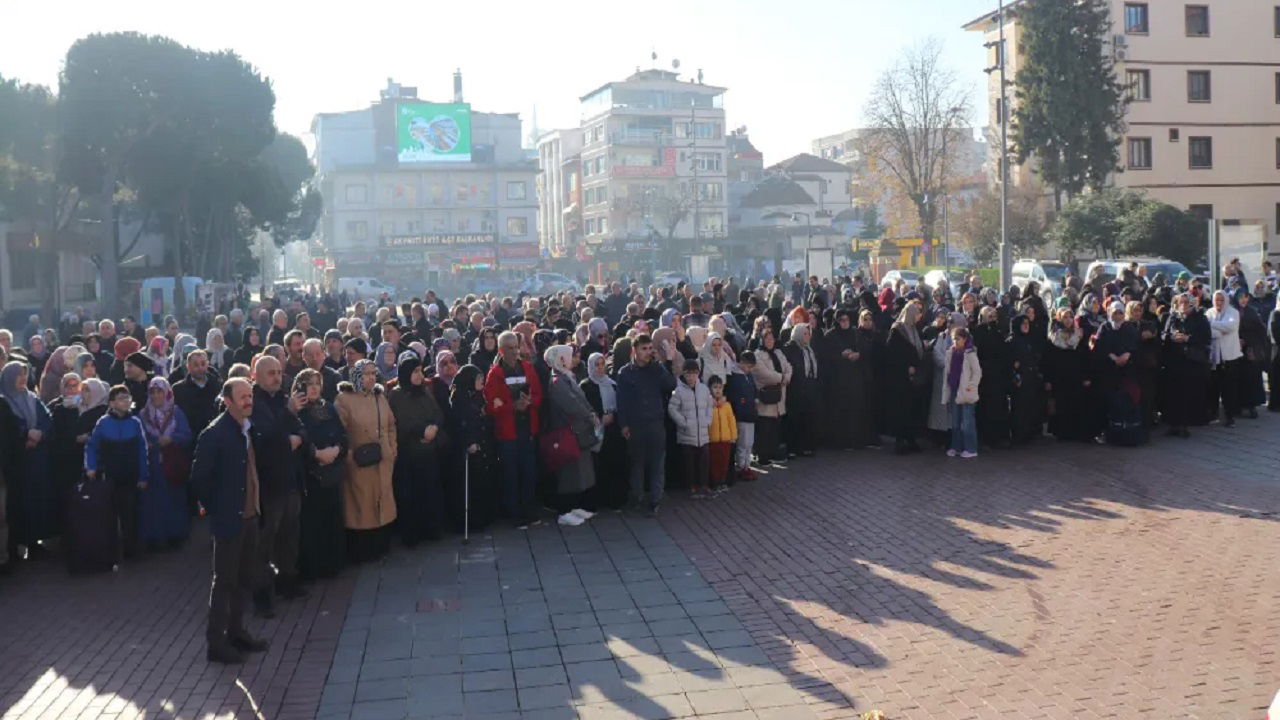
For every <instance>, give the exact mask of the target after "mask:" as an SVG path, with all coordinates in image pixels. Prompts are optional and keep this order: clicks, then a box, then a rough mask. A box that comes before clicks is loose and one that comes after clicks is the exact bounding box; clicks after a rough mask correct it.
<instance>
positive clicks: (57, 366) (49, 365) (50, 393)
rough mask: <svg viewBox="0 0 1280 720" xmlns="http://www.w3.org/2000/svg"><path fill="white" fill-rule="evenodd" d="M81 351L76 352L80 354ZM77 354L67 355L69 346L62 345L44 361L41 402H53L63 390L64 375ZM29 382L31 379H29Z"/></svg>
mask: <svg viewBox="0 0 1280 720" xmlns="http://www.w3.org/2000/svg"><path fill="white" fill-rule="evenodd" d="M78 354H79V352H78V351H77V352H76V355H78ZM75 357H76V356H75V355H72V356H71V357H67V348H65V347H60V348H58V349H56V350H54V351H53V352H51V353H49V357H48V359H47V360H46V361H45V363H44V371H43V372H42V373H41V374H40V389H39V395H40V402H43V403H51V402H53V400H54V398H56V397H58V395H59V394H61V392H62V376H63V375H66V374H67V373H68V372H70V371H71V363H72V361H74V360H75ZM28 382H29V381H28Z"/></svg>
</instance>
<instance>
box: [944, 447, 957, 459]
mask: <svg viewBox="0 0 1280 720" xmlns="http://www.w3.org/2000/svg"><path fill="white" fill-rule="evenodd" d="M958 454H959V453H957V452H956V451H955V450H954V449H953V448H947V457H955V456H956V455H958Z"/></svg>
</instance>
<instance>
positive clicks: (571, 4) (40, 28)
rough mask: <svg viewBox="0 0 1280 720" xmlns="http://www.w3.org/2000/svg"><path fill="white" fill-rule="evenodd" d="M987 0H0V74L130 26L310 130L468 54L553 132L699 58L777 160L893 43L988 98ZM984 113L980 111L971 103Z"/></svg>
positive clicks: (865, 81)
mask: <svg viewBox="0 0 1280 720" xmlns="http://www.w3.org/2000/svg"><path fill="white" fill-rule="evenodd" d="M994 7H995V0H790V1H789V2H782V1H779V0H772V1H769V2H766V1H765V0H684V1H683V2H672V1H670V0H629V1H628V0H622V1H614V0H588V1H585V2H580V1H578V0H542V1H541V2H538V1H536V0H489V1H488V2H485V1H484V0H473V1H472V2H452V3H412V2H409V3H406V2H386V1H384V0H362V1H361V2H324V1H319V2H317V1H315V0H312V1H311V2H305V3H303V2H298V1H296V0H255V1H254V2H248V1H247V0H221V2H217V3H208V2H199V3H195V2H189V1H188V0H115V1H114V2H102V1H101V0H58V1H55V2H19V1H16V0H0V14H3V18H4V19H3V21H2V22H0V75H4V76H5V77H17V78H19V79H21V80H23V81H26V82H39V83H45V84H49V85H54V86H56V84H57V75H58V71H59V69H60V67H61V64H62V59H63V57H64V56H65V54H66V50H67V48H68V47H69V46H70V45H71V43H72V42H73V41H74V40H75V39H77V38H79V37H82V36H84V35H86V34H89V33H92V32H110V31H120V30H136V31H139V32H144V33H154V34H163V35H168V36H170V37H172V38H174V39H175V40H178V41H179V42H182V43H184V44H187V45H191V46H194V47H198V48H202V49H224V48H229V49H233V50H235V51H236V52H238V53H239V54H240V55H241V56H242V57H243V58H245V59H246V60H248V61H249V62H251V63H253V64H254V65H256V66H257V67H258V68H259V69H260V70H261V71H262V72H263V73H264V74H265V75H267V76H268V77H270V78H271V80H272V81H273V83H274V86H275V91H276V98H277V101H276V123H277V125H278V126H279V127H280V128H281V129H282V130H285V131H287V132H292V133H295V134H303V133H306V132H307V130H308V128H309V126H310V122H311V118H312V116H313V115H314V114H315V113H317V112H335V111H341V110H352V109H358V108H362V107H366V106H368V104H369V103H370V101H372V100H375V99H376V98H377V96H378V91H379V90H380V89H381V88H382V87H383V86H384V85H385V84H386V80H387V78H388V77H394V78H395V79H396V80H397V81H398V82H401V83H403V84H406V85H417V86H418V92H419V97H422V98H424V99H437V100H447V99H448V98H449V97H450V94H451V92H452V75H453V71H454V69H455V68H461V69H462V73H463V81H464V93H465V96H466V100H467V101H468V102H470V103H471V104H472V107H473V108H474V109H476V110H480V111H487V112H519V113H520V114H521V117H522V119H523V120H524V123H525V132H526V134H527V133H528V128H529V123H530V121H531V120H532V114H533V110H534V108H535V106H536V108H537V122H538V127H539V128H541V129H543V130H548V129H552V128H555V127H566V126H576V125H577V124H578V115H579V107H578V98H579V97H580V96H581V95H583V94H585V93H586V92H588V91H590V90H592V89H594V88H596V87H599V86H600V85H602V84H604V83H606V82H609V81H611V80H621V79H623V78H624V77H625V76H626V75H628V74H630V73H631V72H633V71H634V70H635V68H636V66H637V65H640V66H642V67H646V68H647V67H651V66H652V64H653V63H652V61H651V60H650V53H651V52H654V51H656V52H657V53H658V56H659V60H658V65H659V66H660V67H663V68H669V67H670V64H671V60H672V59H673V58H678V59H679V60H680V64H681V70H682V72H684V71H687V72H688V73H690V74H692V73H696V72H697V69H698V68H702V70H703V73H704V76H705V81H706V82H707V83H708V84H714V85H720V86H724V87H727V88H728V89H729V92H728V94H727V95H726V97H725V109H726V113H727V115H728V120H727V122H728V126H729V127H730V128H733V127H738V126H740V125H746V126H747V128H748V130H749V131H750V135H751V140H752V142H754V143H755V145H756V146H757V147H758V148H760V149H761V150H762V151H763V152H764V154H765V160H766V162H768V163H774V162H777V161H779V160H782V159H784V158H786V157H788V156H790V155H793V154H795V153H798V152H807V151H808V150H809V147H810V141H812V140H813V139H814V138H816V137H819V136H822V135H827V134H831V133H836V132H840V131H842V130H846V129H849V128H851V127H856V126H857V125H858V124H859V118H860V114H861V109H862V106H863V104H864V102H865V99H866V94H867V92H868V90H869V88H870V87H871V85H872V83H873V82H874V81H875V79H876V77H877V76H878V75H879V74H880V73H881V71H882V70H883V69H884V68H885V67H886V65H887V64H888V63H889V61H890V60H891V59H892V58H893V57H894V56H895V55H896V54H898V53H899V51H900V50H901V49H902V48H903V47H906V46H908V45H910V44H912V43H914V42H916V41H918V40H919V39H921V38H925V37H929V36H933V37H937V38H939V39H940V40H942V41H943V42H944V44H945V47H946V52H947V57H948V60H949V62H950V64H951V65H952V66H953V67H954V68H955V70H956V72H957V73H958V76H959V77H960V78H961V80H962V81H963V82H964V83H965V84H966V85H968V86H969V87H971V88H972V93H973V100H974V101H975V102H976V103H977V104H978V105H979V106H980V105H981V95H980V93H981V92H982V91H983V88H984V87H985V80H984V76H983V75H982V71H981V69H982V66H983V64H984V62H985V60H986V56H985V52H984V51H983V49H982V46H981V36H979V35H977V34H976V33H966V32H963V31H961V30H960V25H961V24H962V23H964V22H967V21H968V20H971V19H972V18H974V17H976V16H978V15H980V14H981V13H983V12H985V11H987V10H989V9H994ZM974 119H975V120H976V118H974Z"/></svg>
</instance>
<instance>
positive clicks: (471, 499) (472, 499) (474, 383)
mask: <svg viewBox="0 0 1280 720" xmlns="http://www.w3.org/2000/svg"><path fill="white" fill-rule="evenodd" d="M484 380H485V374H484V373H482V372H480V369H479V368H477V367H476V366H475V365H466V366H464V367H462V368H461V369H459V370H458V374H457V375H456V376H454V379H453V387H452V388H450V391H449V410H448V413H447V417H448V425H447V428H448V433H449V437H450V439H451V442H450V453H451V454H452V456H453V463H454V465H455V467H456V468H457V470H456V471H455V473H454V475H453V476H452V478H451V482H450V488H448V489H449V495H450V497H451V498H455V500H454V501H453V502H451V503H450V504H449V508H450V516H451V517H452V519H453V525H454V526H455V527H457V528H458V529H459V530H460V529H462V526H463V515H464V514H467V515H468V516H469V520H470V522H469V526H470V529H471V530H472V531H479V530H483V529H484V528H485V527H486V526H488V524H489V523H490V522H492V520H493V515H494V508H496V507H497V492H496V487H497V485H496V483H495V476H496V472H497V467H498V450H497V445H496V444H495V442H494V439H493V417H492V416H491V415H489V414H488V413H487V412H485V399H484ZM468 506H469V512H465V513H464V508H465V507H468Z"/></svg>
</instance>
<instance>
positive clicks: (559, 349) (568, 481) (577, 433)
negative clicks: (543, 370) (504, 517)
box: [542, 345, 603, 525]
mask: <svg viewBox="0 0 1280 720" xmlns="http://www.w3.org/2000/svg"><path fill="white" fill-rule="evenodd" d="M543 360H544V361H545V362H546V364H547V367H548V368H549V369H550V377H549V380H548V384H547V385H546V386H545V387H546V388H547V397H548V398H549V400H548V402H547V408H548V410H549V412H548V413H547V415H546V424H545V427H544V428H543V431H542V432H543V433H544V435H545V434H553V433H556V432H558V431H561V430H563V429H564V428H568V431H569V432H568V435H570V436H572V442H573V443H575V444H576V445H577V447H578V450H579V453H578V457H577V458H575V459H573V460H570V461H568V462H566V463H565V464H564V465H562V466H561V467H560V468H559V469H558V470H556V472H555V476H556V493H557V501H556V512H558V513H559V514H560V519H559V522H560V524H561V525H581V524H582V523H583V522H585V521H587V520H590V519H591V517H592V516H593V515H594V514H595V513H594V512H591V511H590V510H589V509H587V507H586V506H588V505H594V503H593V502H591V501H590V500H589V499H587V498H585V497H584V495H585V494H586V493H588V491H590V490H591V489H592V488H594V487H595V484H596V475H595V467H594V459H593V457H592V455H593V453H594V451H595V450H596V449H598V447H599V445H600V443H601V440H602V439H603V431H602V430H601V425H600V418H598V417H596V414H595V412H594V411H593V410H592V408H591V404H590V403H589V402H587V396H586V395H585V394H584V392H583V390H582V388H581V387H580V386H579V385H578V381H577V380H576V379H575V378H574V376H573V349H572V348H571V347H569V346H567V345H554V346H552V347H549V348H547V350H546V351H545V352H544V353H543ZM566 442H569V440H568V439H566Z"/></svg>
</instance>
